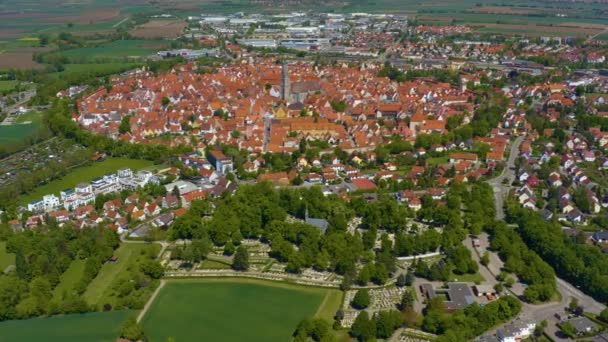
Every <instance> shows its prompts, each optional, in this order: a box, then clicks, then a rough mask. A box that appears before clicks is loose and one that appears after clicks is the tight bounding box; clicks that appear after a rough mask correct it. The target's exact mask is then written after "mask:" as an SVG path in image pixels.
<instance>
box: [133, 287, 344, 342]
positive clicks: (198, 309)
mask: <svg viewBox="0 0 608 342" xmlns="http://www.w3.org/2000/svg"><path fill="white" fill-rule="evenodd" d="M326 298H327V299H326ZM338 298H339V300H336V299H338ZM341 299H342V297H341V292H340V291H338V290H330V289H321V288H311V287H302V286H295V285H288V284H284V283H276V282H265V281H259V280H249V279H230V280H225V279H209V280H175V281H169V282H168V283H167V285H166V286H165V287H164V288H163V289H162V290H161V292H160V293H159V294H158V296H157V297H156V299H155V301H154V303H152V305H151V306H150V309H149V311H148V312H147V313H146V316H145V317H144V319H143V320H142V324H143V326H144V331H145V332H146V336H148V337H149V338H150V341H152V342H164V341H166V340H167V338H168V337H173V338H175V340H176V341H224V342H231V341H234V342H237V341H248V342H256V341H259V342H273V341H277V342H284V341H289V340H290V336H291V334H292V333H293V331H294V330H295V328H296V326H297V325H298V323H299V322H300V321H301V320H302V319H304V318H306V317H314V316H315V315H318V316H319V317H324V318H327V317H328V316H330V312H331V316H333V315H334V314H335V312H336V310H337V309H338V308H339V306H340V303H341Z"/></svg>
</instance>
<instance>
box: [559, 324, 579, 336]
mask: <svg viewBox="0 0 608 342" xmlns="http://www.w3.org/2000/svg"><path fill="white" fill-rule="evenodd" d="M559 329H560V330H561V331H562V332H563V333H564V334H566V336H568V337H570V338H576V328H575V327H574V326H573V325H572V323H570V322H564V323H562V324H560V326H559Z"/></svg>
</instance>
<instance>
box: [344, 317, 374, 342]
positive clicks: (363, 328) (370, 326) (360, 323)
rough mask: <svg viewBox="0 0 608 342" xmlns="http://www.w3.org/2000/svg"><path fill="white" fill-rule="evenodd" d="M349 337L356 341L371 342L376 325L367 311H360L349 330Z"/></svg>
mask: <svg viewBox="0 0 608 342" xmlns="http://www.w3.org/2000/svg"><path fill="white" fill-rule="evenodd" d="M350 335H351V336H352V337H354V338H356V339H357V340H358V341H371V340H373V339H374V338H375V337H376V324H375V322H374V320H373V319H370V318H369V315H368V314H367V311H361V312H360V313H359V315H358V316H357V318H356V319H355V321H354V322H353V325H352V326H351V328H350Z"/></svg>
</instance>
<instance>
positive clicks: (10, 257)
mask: <svg viewBox="0 0 608 342" xmlns="http://www.w3.org/2000/svg"><path fill="white" fill-rule="evenodd" d="M14 264H15V254H13V253H7V252H6V242H5V241H0V273H2V272H4V270H5V269H6V268H7V267H8V266H10V265H14Z"/></svg>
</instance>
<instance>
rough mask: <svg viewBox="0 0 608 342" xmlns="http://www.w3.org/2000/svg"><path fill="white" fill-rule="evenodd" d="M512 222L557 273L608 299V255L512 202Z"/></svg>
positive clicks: (584, 290)
mask: <svg viewBox="0 0 608 342" xmlns="http://www.w3.org/2000/svg"><path fill="white" fill-rule="evenodd" d="M507 218H508V220H509V222H512V223H515V224H517V233H519V235H520V236H521V239H522V241H524V242H525V243H526V244H527V246H528V247H529V248H530V249H531V250H533V251H535V252H536V253H538V255H540V256H541V257H542V258H543V260H545V261H546V262H547V263H548V264H549V265H551V266H552V267H553V268H554V269H555V270H556V272H557V274H558V275H559V276H560V277H562V278H564V279H565V280H566V281H568V282H569V283H571V284H573V285H575V286H577V287H579V288H580V289H581V290H582V291H583V292H585V293H586V294H588V295H590V296H592V297H593V298H595V299H596V300H598V301H600V302H604V303H605V302H608V256H606V255H605V254H602V252H601V250H600V249H599V248H597V247H596V246H592V245H588V244H586V243H585V241H582V242H581V241H577V240H576V239H570V238H568V237H567V236H566V235H565V234H564V233H563V232H562V230H561V228H560V226H559V224H557V222H554V221H546V220H544V219H543V218H542V217H541V216H540V214H539V213H536V212H533V211H530V210H527V209H524V208H519V207H518V206H516V205H512V206H510V207H509V210H508V217H507Z"/></svg>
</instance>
